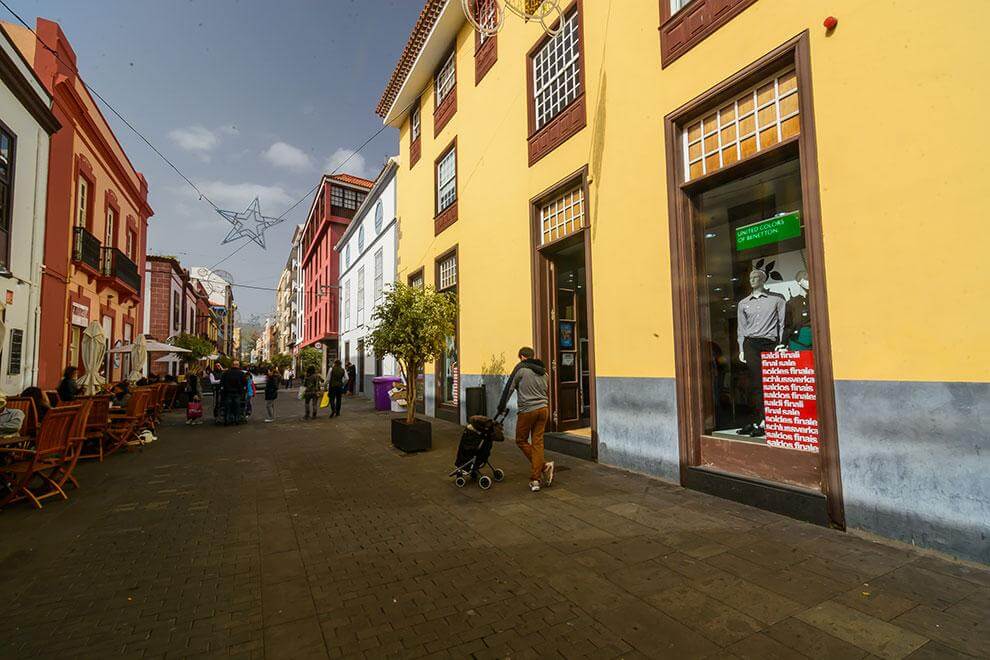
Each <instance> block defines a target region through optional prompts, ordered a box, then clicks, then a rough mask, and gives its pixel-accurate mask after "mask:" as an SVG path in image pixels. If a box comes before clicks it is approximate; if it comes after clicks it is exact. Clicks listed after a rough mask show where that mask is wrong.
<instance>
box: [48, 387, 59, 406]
mask: <svg viewBox="0 0 990 660" xmlns="http://www.w3.org/2000/svg"><path fill="white" fill-rule="evenodd" d="M45 394H47V395H48V405H50V406H51V407H52V408H54V407H55V406H57V405H58V402H59V401H60V400H61V397H59V395H58V390H45Z"/></svg>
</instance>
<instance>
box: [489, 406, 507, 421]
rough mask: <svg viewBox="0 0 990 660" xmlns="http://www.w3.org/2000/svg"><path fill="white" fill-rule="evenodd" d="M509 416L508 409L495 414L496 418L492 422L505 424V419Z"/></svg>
mask: <svg viewBox="0 0 990 660" xmlns="http://www.w3.org/2000/svg"><path fill="white" fill-rule="evenodd" d="M508 416H509V410H508V408H506V409H505V410H503V411H502V412H499V413H495V416H494V417H492V421H493V422H499V423H502V422H504V421H505V418H506V417H508Z"/></svg>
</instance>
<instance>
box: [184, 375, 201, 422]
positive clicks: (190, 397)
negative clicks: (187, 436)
mask: <svg viewBox="0 0 990 660" xmlns="http://www.w3.org/2000/svg"><path fill="white" fill-rule="evenodd" d="M185 390H186V424H189V425H190V426H191V425H193V424H202V423H203V401H202V396H203V392H202V390H201V389H200V385H199V376H197V375H196V374H194V373H193V372H191V371H190V372H189V373H187V374H186V386H185Z"/></svg>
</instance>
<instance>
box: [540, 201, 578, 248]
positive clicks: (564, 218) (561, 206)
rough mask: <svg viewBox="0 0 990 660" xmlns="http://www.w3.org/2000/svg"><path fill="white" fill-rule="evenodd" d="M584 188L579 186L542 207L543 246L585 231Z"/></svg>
mask: <svg viewBox="0 0 990 660" xmlns="http://www.w3.org/2000/svg"><path fill="white" fill-rule="evenodd" d="M584 214H585V210H584V188H582V187H581V186H578V187H576V188H572V189H570V190H568V191H566V192H565V193H563V194H562V195H559V196H557V197H554V198H552V199H550V200H549V201H547V202H545V203H543V204H542V205H541V206H540V227H541V235H542V242H541V245H546V244H548V243H552V242H554V241H556V240H558V239H561V238H564V237H566V236H570V235H571V234H573V233H575V232H576V231H578V230H580V229H583V228H584V224H585V215H584Z"/></svg>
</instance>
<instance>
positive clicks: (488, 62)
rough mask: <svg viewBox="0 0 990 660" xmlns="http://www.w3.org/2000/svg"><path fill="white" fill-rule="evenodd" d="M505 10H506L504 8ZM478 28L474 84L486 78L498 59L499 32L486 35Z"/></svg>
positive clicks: (475, 41) (475, 32)
mask: <svg viewBox="0 0 990 660" xmlns="http://www.w3.org/2000/svg"><path fill="white" fill-rule="evenodd" d="M503 11H504V10H503ZM482 36H483V35H482V34H481V32H479V31H478V30H475V31H474V86H475V87H477V86H478V85H480V84H481V81H482V80H484V78H485V74H487V73H488V72H489V71H491V69H492V67H493V66H495V63H496V62H497V61H498V33H497V32H496V33H495V34H493V35H490V36H485V37H484V39H482Z"/></svg>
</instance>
